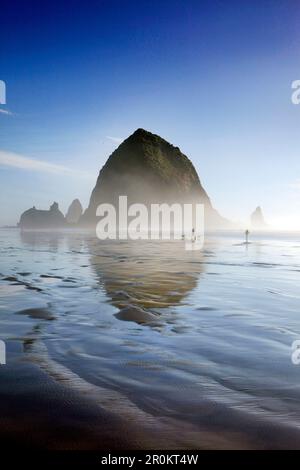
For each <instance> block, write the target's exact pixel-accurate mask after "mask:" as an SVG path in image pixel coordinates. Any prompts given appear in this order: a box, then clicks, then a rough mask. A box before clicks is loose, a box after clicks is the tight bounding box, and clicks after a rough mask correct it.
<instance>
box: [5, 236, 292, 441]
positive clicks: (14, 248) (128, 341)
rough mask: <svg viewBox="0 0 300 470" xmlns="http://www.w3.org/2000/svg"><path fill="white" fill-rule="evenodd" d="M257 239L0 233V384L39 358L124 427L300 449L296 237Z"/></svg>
mask: <svg viewBox="0 0 300 470" xmlns="http://www.w3.org/2000/svg"><path fill="white" fill-rule="evenodd" d="M250 242H251V243H250V244H248V245H245V244H243V234H242V233H239V232H235V233H219V234H211V235H207V236H206V239H205V246H204V248H203V250H201V251H197V250H195V251H186V250H185V245H184V242H182V241H170V242H166V241H163V242H162V241H155V242H153V241H135V242H133V241H122V242H118V241H115V242H103V241H99V240H97V238H96V237H95V235H94V234H93V233H90V234H88V233H80V232H74V233H70V232H69V233H68V232H64V233H45V232H44V233H43V232H40V233H38V232H36V233H34V232H23V233H22V232H20V231H19V230H4V229H3V230H0V254H1V258H0V339H2V340H4V341H5V342H6V345H7V365H6V366H1V367H0V376H1V374H4V373H5V372H4V371H5V370H9V368H10V367H11V364H13V361H14V360H16V358H17V359H18V360H19V361H20V360H21V363H23V362H24V363H33V364H35V367H39V368H41V369H42V370H43V372H44V373H46V374H48V375H49V376H51V377H52V379H53V380H55V381H58V382H61V383H62V384H65V385H67V387H68V388H72V387H74V388H75V389H77V390H79V392H80V391H82V393H84V394H85V395H89V394H90V395H91V397H94V398H95V396H96V395H97V393H96V392H97V390H98V391H99V393H98V395H97V400H99V402H100V404H101V406H103V407H104V408H105V409H110V411H112V412H114V411H116V412H117V413H118V414H119V415H124V416H125V418H126V417H130V419H131V420H132V421H134V418H133V417H134V416H136V417H137V420H138V419H140V420H141V421H143V420H146V421H147V420H148V421H149V426H150V427H151V426H152V428H153V427H155V426H156V424H157V423H162V422H163V423H164V424H166V423H172V427H173V430H174V429H175V431H176V430H177V432H176V433H177V439H178V441H177V446H178V442H179V444H180V439H181V437H180V436H181V435H182V446H184V447H191V448H195V447H196V448H197V446H199V448H200V447H204V448H206V447H207V448H215V447H230V448H235V447H236V448H243V447H245V448H246V447H253V448H269V447H271V448H277V447H280V446H283V447H289V444H290V445H292V446H294V447H295V446H297V442H299V446H300V438H299V427H300V365H299V366H297V365H295V364H293V363H292V360H291V355H292V343H293V341H295V340H298V339H300V289H299V280H300V234H292V235H291V234H275V233H274V234H270V233H265V234H264V233H261V234H255V233H253V234H251V235H250ZM22 361H23V362H22ZM24 380H25V379H24ZM27 380H28V377H27ZM24 383H25V382H24ZM0 387H1V384H0ZM19 387H20V389H21V390H22V367H21V368H20V383H19ZM128 419H129V418H128ZM157 432H158V434H159V430H158V431H157ZM167 434H168V430H165V431H164V433H163V436H162V437H161V439H164V438H166V435H167ZM184 434H185V436H184ZM171 435H172V432H171V431H170V436H171ZM220 436H221V437H220ZM171 439H172V438H171Z"/></svg>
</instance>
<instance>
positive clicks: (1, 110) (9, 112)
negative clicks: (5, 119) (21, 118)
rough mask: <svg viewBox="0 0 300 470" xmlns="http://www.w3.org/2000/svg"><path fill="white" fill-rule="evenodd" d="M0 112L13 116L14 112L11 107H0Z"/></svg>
mask: <svg viewBox="0 0 300 470" xmlns="http://www.w3.org/2000/svg"><path fill="white" fill-rule="evenodd" d="M0 114H6V115H7V116H13V114H14V113H12V112H11V111H10V110H9V109H3V108H0Z"/></svg>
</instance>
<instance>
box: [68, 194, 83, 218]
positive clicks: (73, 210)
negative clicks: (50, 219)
mask: <svg viewBox="0 0 300 470" xmlns="http://www.w3.org/2000/svg"><path fill="white" fill-rule="evenodd" d="M82 212H83V210H82V205H81V203H80V201H79V199H74V201H73V202H72V204H71V205H70V207H69V209H68V212H67V215H66V221H67V222H68V224H77V223H78V221H79V219H80V217H81V216H82Z"/></svg>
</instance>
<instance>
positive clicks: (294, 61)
mask: <svg viewBox="0 0 300 470" xmlns="http://www.w3.org/2000/svg"><path fill="white" fill-rule="evenodd" d="M1 17H2V18H3V22H1V31H0V79H1V80H4V81H5V82H6V86H7V102H6V105H2V106H1V107H0V207H1V209H0V225H3V224H12V223H15V222H16V221H17V219H18V217H19V214H20V213H21V212H22V211H24V210H25V209H27V208H28V207H31V206H32V205H36V206H37V207H40V208H47V207H48V206H49V205H50V203H51V202H52V201H53V200H56V201H58V202H59V203H60V206H61V208H62V209H63V210H64V211H65V210H66V209H67V207H68V205H69V204H70V203H71V201H72V199H74V198H76V197H78V198H80V200H81V201H82V203H83V205H84V206H86V205H87V204H88V200H89V196H90V192H91V190H92V188H93V186H94V184H95V181H96V178H97V175H98V171H99V170H100V168H101V166H102V165H103V164H104V163H105V161H106V159H107V157H108V156H109V155H110V153H111V152H112V151H113V150H114V148H116V146H117V145H118V142H119V141H120V140H122V139H124V138H126V137H127V136H128V135H129V134H131V133H132V132H133V131H134V130H135V129H136V128H138V127H143V128H145V129H148V130H150V131H152V132H155V133H157V134H159V135H161V136H162V137H164V138H166V139H167V140H169V141H170V142H172V143H174V144H175V145H178V146H179V147H180V149H181V150H182V151H183V152H184V153H185V154H187V155H188V156H189V157H190V158H191V160H192V161H193V163H194V165H195V167H196V169H197V171H198V173H199V176H200V178H201V181H202V183H203V185H204V187H205V188H206V190H207V192H208V193H209V195H210V197H211V199H212V202H213V205H214V206H215V207H216V208H217V209H218V210H219V211H220V212H221V213H222V215H224V216H226V217H228V218H231V219H233V220H243V221H245V223H246V221H247V219H248V217H249V214H250V212H252V211H253V210H254V209H255V207H256V206H257V205H262V207H263V209H264V212H265V215H266V218H267V219H268V220H269V222H271V223H272V224H274V226H277V227H280V228H300V158H299V137H298V136H299V125H300V105H298V106H296V105H293V104H292V102H291V94H292V90H291V83H292V81H293V80H296V79H300V56H299V52H300V32H299V20H300V4H299V3H298V2H297V1H294V0H291V1H289V0H285V1H282V0H270V1H268V0H261V1H255V0H252V1H250V0H249V1H242V2H241V1H240V0H239V1H233V0H232V1H231V0H226V1H225V0H224V1H220V0H219V1H218V0H210V1H199V0H198V1H193V0H180V1H179V0H165V1H163V2H162V1H157V0H152V1H150V0H148V1H145V0H140V1H133V0H122V1H117V0H103V1H101V0H99V1H93V0H90V1H89V2H82V1H80V2H79V1H76V0H75V1H69V2H67V1H65V2H56V1H51V2H50V1H49V2H48V1H46V0H45V1H43V2H38V1H36V2H33V1H30V0H28V1H26V2H24V1H15V0H12V1H11V2H7V3H6V5H1ZM1 111H2V112H1Z"/></svg>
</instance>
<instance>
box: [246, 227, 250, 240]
mask: <svg viewBox="0 0 300 470" xmlns="http://www.w3.org/2000/svg"><path fill="white" fill-rule="evenodd" d="M249 233H250V232H249V230H248V229H247V230H246V232H245V238H246V243H249V242H248V237H249Z"/></svg>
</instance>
